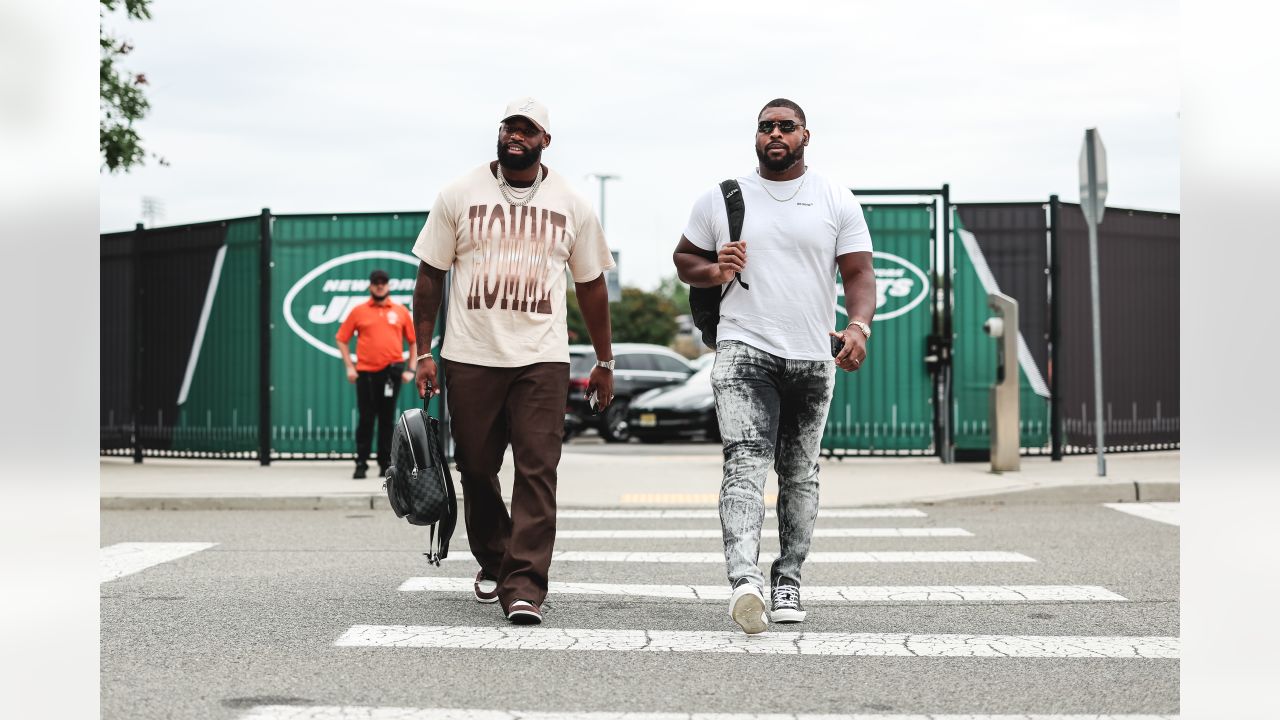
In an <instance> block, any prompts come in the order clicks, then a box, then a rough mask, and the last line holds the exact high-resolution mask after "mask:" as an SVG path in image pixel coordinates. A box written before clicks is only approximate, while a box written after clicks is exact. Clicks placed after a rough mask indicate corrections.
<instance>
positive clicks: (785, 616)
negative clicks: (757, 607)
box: [769, 577, 808, 623]
mask: <svg viewBox="0 0 1280 720" xmlns="http://www.w3.org/2000/svg"><path fill="white" fill-rule="evenodd" d="M807 614H808V613H806V612H805V610H804V605H801V604H800V583H798V582H796V581H795V580H792V579H791V578H788V577H783V578H778V581H777V583H776V584H774V586H773V611H772V612H770V613H769V619H770V620H772V621H773V622H778V623H798V622H804V618H805V616H806V615H807Z"/></svg>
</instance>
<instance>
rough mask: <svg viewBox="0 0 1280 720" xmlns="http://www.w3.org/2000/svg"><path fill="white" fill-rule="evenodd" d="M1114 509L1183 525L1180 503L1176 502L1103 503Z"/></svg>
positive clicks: (1157, 520) (1149, 518)
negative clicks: (1179, 509) (1179, 508)
mask: <svg viewBox="0 0 1280 720" xmlns="http://www.w3.org/2000/svg"><path fill="white" fill-rule="evenodd" d="M1103 504H1104V505H1106V506H1107V507H1109V508H1111V509H1112V510H1119V511H1120V512H1122V513H1129V514H1130V515H1137V516H1138V517H1140V518H1146V519H1148V520H1155V521H1156V522H1162V523H1168V524H1170V525H1177V526H1179V527H1181V526H1182V514H1181V513H1180V512H1179V511H1178V506H1179V504H1180V503H1176V502H1131V503H1103Z"/></svg>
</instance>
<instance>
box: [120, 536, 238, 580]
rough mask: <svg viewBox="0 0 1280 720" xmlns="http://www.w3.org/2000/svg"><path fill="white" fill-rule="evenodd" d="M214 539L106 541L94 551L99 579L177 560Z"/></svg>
mask: <svg viewBox="0 0 1280 720" xmlns="http://www.w3.org/2000/svg"><path fill="white" fill-rule="evenodd" d="M217 544H218V543H206V542H187V543H159V542H125V543H116V544H115V545H108V546H107V547H104V548H102V549H101V550H100V552H99V555H98V563H99V568H100V570H101V575H100V577H101V579H100V580H99V581H98V582H100V583H104V582H108V581H110V580H115V579H116V578H121V577H124V576H125V575H132V574H133V573H136V572H138V571H140V570H146V569H147V568H149V567H151V566H152V565H159V564H160V563H165V562H169V561H170V560H177V559H178V558H180V557H186V556H187V555H190V554H192V553H197V552H200V551H201V550H208V549H209V548H211V547H213V546H214V545H217Z"/></svg>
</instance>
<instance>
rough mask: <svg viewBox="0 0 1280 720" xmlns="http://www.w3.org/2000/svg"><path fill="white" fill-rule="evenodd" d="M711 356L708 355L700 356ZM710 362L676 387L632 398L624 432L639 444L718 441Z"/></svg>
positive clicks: (659, 389) (717, 423)
mask: <svg viewBox="0 0 1280 720" xmlns="http://www.w3.org/2000/svg"><path fill="white" fill-rule="evenodd" d="M708 356H710V357H712V358H714V357H715V355H712V354H710V353H709V354H708V355H704V356H703V357H708ZM699 359H701V358H699ZM713 364H714V361H712V362H706V363H704V364H703V367H702V369H700V370H698V372H696V373H694V374H693V375H692V376H691V377H690V378H689V379H688V380H686V381H684V382H683V383H680V384H679V385H672V386H670V387H665V388H658V389H656V390H650V391H649V392H647V393H644V394H643V395H639V396H637V397H635V398H634V399H632V401H631V405H630V408H629V409H628V410H627V432H629V433H631V436H632V437H634V438H636V439H638V440H640V442H647V443H658V442H663V441H666V440H675V439H677V438H699V437H700V438H705V439H707V440H713V441H715V442H719V441H720V424H719V422H718V421H717V420H716V399H715V395H714V394H713V393H712V390H711V367H712V365H713Z"/></svg>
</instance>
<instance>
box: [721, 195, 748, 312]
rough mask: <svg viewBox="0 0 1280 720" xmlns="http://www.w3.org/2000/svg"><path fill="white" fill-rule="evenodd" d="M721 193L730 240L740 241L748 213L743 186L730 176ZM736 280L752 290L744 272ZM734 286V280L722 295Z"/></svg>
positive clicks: (735, 277) (745, 288)
mask: <svg viewBox="0 0 1280 720" xmlns="http://www.w3.org/2000/svg"><path fill="white" fill-rule="evenodd" d="M720 194H721V195H723V196H724V211H725V215H726V216H727V217H728V218H729V242H738V241H739V240H741V239H742V218H743V217H744V216H745V215H746V214H747V205H746V203H744V202H742V188H741V187H739V186H738V181H737V180H734V179H733V178H730V179H728V180H725V181H724V182H722V183H720ZM733 279H734V280H736V281H738V284H739V285H741V286H742V289H743V290H750V289H751V286H750V285H748V284H747V283H746V282H745V281H743V279H742V273H737V275H735V276H734V278H733ZM732 287H733V281H732V280H731V281H729V284H728V285H726V286H725V288H724V293H723V294H721V295H720V298H721V299H724V296H725V295H728V294H729V290H730V289H731V288H732Z"/></svg>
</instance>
